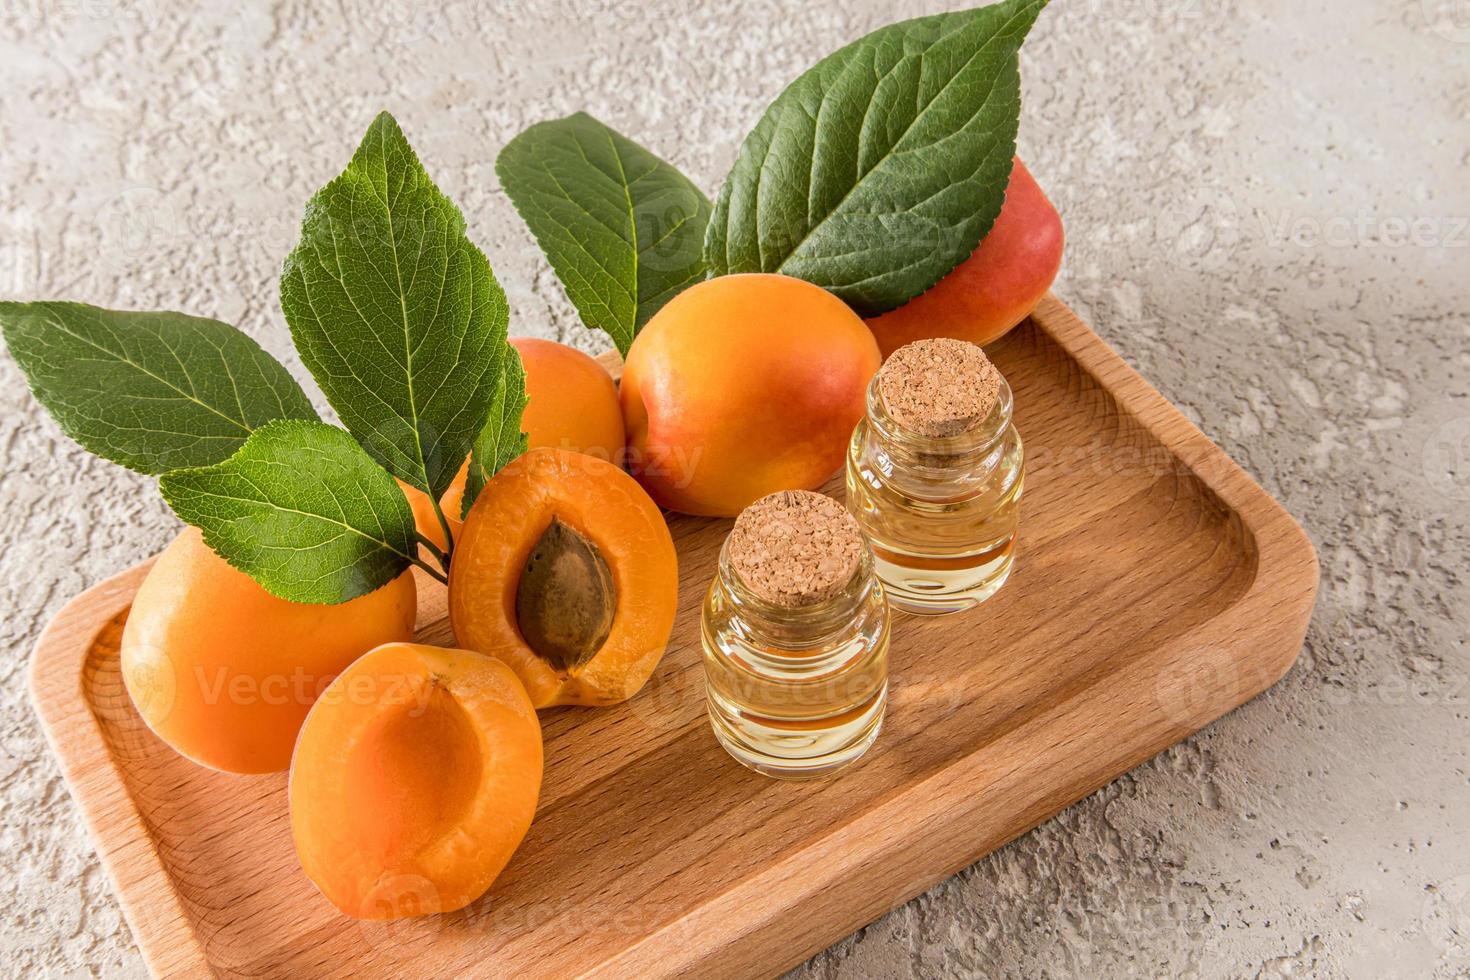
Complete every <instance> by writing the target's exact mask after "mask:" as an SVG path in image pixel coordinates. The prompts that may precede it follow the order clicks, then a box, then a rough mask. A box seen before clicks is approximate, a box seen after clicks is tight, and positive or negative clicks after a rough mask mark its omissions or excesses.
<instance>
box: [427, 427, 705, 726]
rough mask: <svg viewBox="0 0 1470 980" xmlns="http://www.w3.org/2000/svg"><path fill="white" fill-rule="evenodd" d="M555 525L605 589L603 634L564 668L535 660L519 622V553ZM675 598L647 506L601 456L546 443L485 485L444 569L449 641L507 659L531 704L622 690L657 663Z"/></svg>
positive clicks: (667, 552) (656, 520) (602, 701)
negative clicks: (580, 543) (606, 581)
mask: <svg viewBox="0 0 1470 980" xmlns="http://www.w3.org/2000/svg"><path fill="white" fill-rule="evenodd" d="M553 520H557V521H560V522H562V523H563V524H565V525H566V526H567V527H568V528H569V529H570V530H572V531H574V532H575V533H576V534H577V535H578V536H580V537H581V538H583V539H585V540H586V541H587V542H588V543H590V544H591V545H592V546H594V547H595V548H596V549H597V552H598V554H599V555H600V556H601V558H602V560H603V561H604V562H606V565H607V570H608V571H609V572H610V573H611V577H612V585H613V594H614V599H613V602H614V612H613V620H612V628H611V631H610V632H609V633H608V634H607V637H606V639H605V640H604V641H603V642H602V643H601V645H600V646H599V648H598V650H597V652H596V653H594V654H593V655H592V656H591V657H590V658H588V659H586V660H585V661H584V662H581V663H578V664H576V665H575V666H574V667H573V668H571V669H570V670H567V669H558V668H557V667H555V666H553V665H552V664H551V663H549V662H548V661H547V660H545V659H543V658H542V657H541V656H539V655H538V654H537V653H536V652H535V651H534V650H533V649H532V648H531V646H530V645H529V644H528V643H527V641H526V637H525V635H524V634H523V633H522V631H521V628H520V625H519V623H518V622H517V597H518V594H519V589H520V588H521V584H522V581H523V576H524V569H525V567H526V560H527V558H529V557H530V555H531V553H532V551H533V549H535V548H536V546H537V544H538V542H540V541H541V540H542V538H543V536H544V535H545V534H546V531H547V529H548V528H549V527H550V526H551V524H552V522H553ZM678 605H679V559H678V555H677V553H676V552H675V551H674V541H673V538H672V536H671V535H670V534H669V529H668V525H667V524H665V523H664V519H663V515H662V514H661V513H660V512H659V509H658V507H657V505H655V504H654V502H653V501H652V500H651V499H649V496H648V494H647V493H645V492H644V491H643V489H642V488H641V487H640V486H638V484H637V482H635V481H634V480H633V478H632V477H630V476H629V475H628V474H627V473H625V472H623V471H622V470H621V469H620V468H618V467H616V466H614V465H612V464H611V463H604V462H603V461H602V460H600V459H595V458H593V457H591V456H588V455H586V454H583V453H571V452H565V451H562V450H556V449H533V450H531V451H530V452H528V453H526V454H525V455H523V456H521V457H520V458H518V459H515V460H513V461H511V463H510V464H509V465H508V466H506V467H505V468H504V469H503V470H501V471H500V472H499V473H497V474H496V475H495V478H494V479H492V480H491V481H490V482H489V484H487V485H486V487H485V489H484V490H483V491H482V492H481V493H480V496H479V498H478V499H476V501H475V506H474V508H473V509H471V511H470V514H469V517H468V518H467V519H466V520H465V526H464V534H463V535H462V536H461V540H460V542H459V545H458V547H457V550H456V551H455V555H454V566H453V568H451V569H450V572H449V622H450V624H451V625H452V626H453V628H454V636H455V640H456V642H458V643H459V644H460V646H463V647H466V648H468V649H471V650H478V651H480V652H481V653H484V654H488V655H489V656H492V657H495V658H497V659H499V660H503V661H505V662H506V663H507V664H509V665H510V666H511V668H512V669H513V670H515V672H516V675H517V676H518V677H520V679H521V682H522V683H523V684H525V685H526V692H527V693H528V694H529V695H530V696H531V702H532V703H533V704H534V705H536V707H538V708H547V707H551V706H552V705H558V704H580V705H606V704H614V703H616V702H618V701H624V700H626V699H628V698H630V697H632V696H633V695H634V694H636V693H637V692H638V690H639V688H641V687H642V686H643V685H644V683H645V682H646V681H647V680H648V678H649V676H650V675H652V673H653V671H654V668H655V667H657V666H658V662H659V659H660V658H661V657H662V656H663V653H664V649H665V647H666V646H667V645H668V641H669V633H670V631H671V630H672V629H673V626H674V615H675V613H676V612H677V610H678Z"/></svg>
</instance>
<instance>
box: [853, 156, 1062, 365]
mask: <svg viewBox="0 0 1470 980" xmlns="http://www.w3.org/2000/svg"><path fill="white" fill-rule="evenodd" d="M1063 238H1064V236H1063V233H1062V219H1061V216H1060V215H1058V214H1057V209H1056V208H1054V207H1053V206H1052V203H1051V201H1049V200H1047V197H1046V194H1045V193H1044V192H1043V191H1042V189H1041V186H1040V185H1039V184H1037V183H1036V178H1034V177H1032V176H1031V171H1029V170H1027V169H1026V165H1025V164H1024V163H1022V162H1021V160H1020V158H1019V157H1018V158H1017V159H1016V162H1015V166H1014V167H1013V168H1012V169H1011V179H1010V183H1009V184H1008V185H1007V186H1006V200H1005V205H1004V206H1003V207H1002V208H1001V212H1000V216H999V217H998V218H996V220H995V224H994V225H993V226H992V227H991V229H990V233H989V234H988V235H986V236H985V237H984V238H983V239H981V241H980V245H979V247H978V248H976V249H975V251H974V253H973V254H972V255H971V256H970V257H969V258H967V259H965V261H963V262H961V263H960V264H959V265H958V266H956V267H955V268H954V270H953V271H952V272H950V273H949V274H948V275H947V276H945V277H944V278H943V279H940V280H939V282H937V283H935V284H934V286H933V287H932V288H931V289H929V290H928V291H927V292H925V293H921V294H920V295H918V296H915V297H914V298H913V299H911V300H909V301H908V302H907V303H905V304H904V305H903V306H900V307H899V308H898V309H896V310H893V311H891V312H888V313H885V314H883V315H882V316H879V317H874V318H873V319H871V320H869V321H868V326H869V327H871V328H872V330H873V336H874V337H876V338H877V339H878V346H879V347H881V348H882V350H883V356H884V357H887V356H888V355H889V354H892V353H893V352H894V351H896V350H898V348H900V347H902V346H903V345H904V344H907V343H910V342H911V341H915V340H927V339H930V338H934V337H953V338H955V339H956V340H968V341H969V342H970V343H972V344H981V345H984V344H988V343H991V342H992V341H995V340H998V339H1000V338H1001V337H1003V336H1004V335H1005V334H1006V333H1008V332H1009V331H1010V330H1011V329H1012V328H1013V327H1015V326H1016V325H1017V324H1018V323H1020V322H1021V321H1022V320H1024V319H1026V317H1027V316H1029V315H1030V314H1031V311H1032V310H1034V309H1036V304H1037V303H1040V302H1041V300H1042V297H1044V296H1045V295H1046V291H1047V290H1048V289H1050V288H1051V284H1052V281H1053V280H1054V279H1056V277H1057V270H1058V269H1060V268H1061V265H1062V246H1063Z"/></svg>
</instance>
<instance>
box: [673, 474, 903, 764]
mask: <svg viewBox="0 0 1470 980" xmlns="http://www.w3.org/2000/svg"><path fill="white" fill-rule="evenodd" d="M776 497H784V498H793V497H806V498H818V500H820V501H825V502H826V505H823V506H827V507H829V508H830V512H832V513H835V514H836V515H838V517H839V519H841V520H842V521H844V522H845V525H846V527H847V528H849V529H850V530H849V531H847V532H846V533H850V535H851V538H852V541H853V542H856V560H855V561H854V562H853V563H852V566H851V567H850V568H843V569H842V570H841V571H842V574H841V577H840V580H838V579H837V578H834V579H833V580H832V581H830V582H829V583H827V585H828V586H830V587H826V588H823V589H819V590H817V591H816V592H812V593H809V594H807V595H804V596H794V597H793V596H791V595H773V594H772V592H771V591H770V590H769V589H763V588H762V583H761V582H751V581H747V580H746V578H745V577H743V576H742V574H741V570H740V569H741V567H742V562H741V561H740V556H739V554H738V551H739V549H740V545H741V541H740V538H739V531H740V521H737V527H736V530H735V531H732V533H731V534H730V536H729V537H728V538H726V540H725V544H724V546H723V547H722V548H721V550H720V559H719V567H718V571H717V573H716V575H715V579H714V582H713V583H712V584H711V585H710V589H709V593H708V595H707V596H706V598H705V603H704V609H703V615H702V617H701V639H702V644H703V647H704V665H705V690H706V694H707V698H708V708H709V718H710V724H711V726H712V727H713V728H714V733H715V737H716V738H717V739H718V740H719V742H720V744H721V745H723V746H724V747H725V750H726V751H727V752H729V753H730V755H732V756H734V757H735V759H736V760H737V761H739V762H740V763H742V764H743V765H746V766H748V767H750V768H751V769H754V770H756V771H757V772H761V773H765V774H766V775H768V776H775V777H778V778H785V779H807V778H813V777H817V776H824V775H827V774H828V773H831V772H833V771H835V770H837V769H839V768H841V767H842V766H845V765H847V764H848V763H850V762H852V761H854V760H856V759H857V758H858V757H859V756H861V755H862V754H863V753H864V752H865V751H867V749H868V747H869V746H870V745H872V744H873V742H874V740H875V739H876V738H877V737H878V731H879V729H880V728H881V726H882V723H883V713H884V709H885V707H886V705H887V700H888V641H889V613H888V602H887V599H886V598H885V596H884V591H883V586H882V584H881V583H880V582H879V581H878V579H877V576H876V575H874V571H873V568H874V566H873V556H872V552H871V551H870V550H869V549H868V547H867V545H866V543H865V542H864V541H863V540H862V535H861V533H860V532H859V531H858V529H857V526H856V524H855V523H854V522H853V521H852V520H851V517H850V516H849V515H847V514H846V513H845V512H844V511H843V509H842V506H841V504H839V503H837V502H836V501H835V500H832V498H830V497H824V496H822V495H820V494H815V493H809V492H807V491H794V492H791V493H785V494H773V495H772V496H771V497H768V498H763V500H762V501H757V502H756V503H755V504H752V505H751V507H750V508H747V511H746V513H745V514H742V515H741V521H744V520H745V519H746V517H747V515H748V514H749V513H750V512H751V511H752V510H755V509H756V508H759V507H760V506H761V505H762V504H763V503H765V502H766V501H770V500H772V499H773V498H776ZM781 530H782V531H783V532H787V533H786V534H784V535H782V534H778V535H775V536H773V537H772V538H771V539H769V540H767V541H766V542H765V544H766V545H767V546H768V547H769V548H770V549H771V550H770V553H769V554H768V555H767V557H769V558H770V559H771V560H773V561H780V560H782V559H783V558H784V557H786V556H785V555H784V554H783V553H782V551H781V548H782V547H784V546H785V545H787V544H791V543H792V542H793V541H794V540H795V538H796V537H800V528H799V527H798V529H797V531H796V534H795V535H794V536H793V535H791V534H790V533H789V532H791V530H792V529H791V527H789V526H788V527H785V528H782V529H781ZM783 542H784V543H783Z"/></svg>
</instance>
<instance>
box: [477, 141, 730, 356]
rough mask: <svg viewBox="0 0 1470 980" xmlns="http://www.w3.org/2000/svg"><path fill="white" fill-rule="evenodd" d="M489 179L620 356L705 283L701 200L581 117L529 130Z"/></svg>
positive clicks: (643, 154)
mask: <svg viewBox="0 0 1470 980" xmlns="http://www.w3.org/2000/svg"><path fill="white" fill-rule="evenodd" d="M495 172H496V173H497V174H499V175H500V182H501V183H502V184H503V185H505V191H506V193H507V194H509V195H510V199H511V201H512V202H513V203H514V204H515V206H516V210H517V211H519V212H520V214H521V217H522V218H524V219H525V221H526V224H527V225H528V226H529V227H530V229H531V234H533V235H535V236H536V241H537V243H538V244H539V245H540V246H541V249H542V251H544V252H545V253H546V257H547V258H548V259H549V260H550V261H551V267H552V268H553V269H554V270H556V274H557V277H558V278H560V279H561V283H562V286H564V287H565V288H566V291H567V295H568V296H569V297H570V298H571V301H572V305H573V306H575V307H576V308H577V312H578V314H580V315H581V317H582V322H583V323H585V324H587V326H589V327H592V328H593V329H596V330H605V331H607V333H608V335H609V336H611V337H612V339H613V343H615V344H616V345H617V347H618V351H619V352H620V353H622V354H627V353H628V347H629V345H630V344H632V343H633V337H634V336H635V335H637V333H638V331H639V330H641V329H643V325H644V324H645V323H647V322H648V319H649V317H651V316H653V315H654V314H655V313H657V312H658V311H659V309H660V308H661V307H662V306H663V305H664V304H665V303H667V302H668V301H669V300H670V299H672V298H673V297H674V296H675V295H677V294H678V292H679V291H680V290H681V289H683V288H684V287H685V286H688V285H691V284H692V283H694V282H697V281H698V280H699V279H701V278H703V277H704V271H705V267H704V257H703V255H702V249H701V245H702V243H703V241H704V229H705V225H706V223H707V222H708V221H709V216H710V203H709V199H708V198H707V197H705V196H704V193H703V192H702V191H700V189H699V188H698V187H695V186H694V184H693V183H691V182H690V180H689V178H687V177H685V176H684V175H683V174H681V173H680V172H679V171H678V170H676V169H674V168H673V167H672V166H670V165H669V164H667V163H665V162H664V161H663V160H660V159H659V158H658V157H656V156H654V155H653V154H652V153H649V152H648V151H647V150H645V149H644V148H643V147H641V146H639V145H638V144H637V143H634V142H633V141H632V140H630V139H628V138H627V137H625V136H623V135H621V134H620V133H617V132H615V131H613V130H612V129H610V128H608V127H607V126H605V125H603V124H602V123H600V122H598V121H597V120H596V119H593V118H592V117H591V116H589V115H587V114H586V113H585V112H579V113H576V114H575V115H572V116H568V117H566V118H565V119H553V120H551V121H549V122H542V123H537V124H536V125H534V126H532V127H530V128H529V129H527V130H526V131H525V132H523V133H521V134H520V135H519V136H517V137H516V138H515V139H513V140H511V141H510V143H509V144H507V145H506V147H505V149H503V150H501V151H500V156H499V158H498V159H497V160H496V161H495Z"/></svg>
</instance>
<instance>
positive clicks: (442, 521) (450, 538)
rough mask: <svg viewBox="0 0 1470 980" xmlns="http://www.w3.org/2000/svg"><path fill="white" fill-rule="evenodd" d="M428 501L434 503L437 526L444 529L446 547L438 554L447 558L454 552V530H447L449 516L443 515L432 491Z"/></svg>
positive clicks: (441, 508) (442, 509)
mask: <svg viewBox="0 0 1470 980" xmlns="http://www.w3.org/2000/svg"><path fill="white" fill-rule="evenodd" d="M429 503H431V504H433V505H434V516H435V517H437V518H439V526H440V527H442V528H443V529H444V540H445V541H446V542H447V543H448V547H446V548H445V549H444V550H443V551H442V552H440V554H442V555H444V557H446V558H448V557H449V556H450V555H452V554H454V532H453V531H451V530H449V518H447V517H445V516H444V508H443V507H440V506H439V501H437V500H435V499H434V495H433V494H432V493H431V494H429ZM445 567H446V568H447V567H448V566H447V565H446V566H445Z"/></svg>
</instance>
